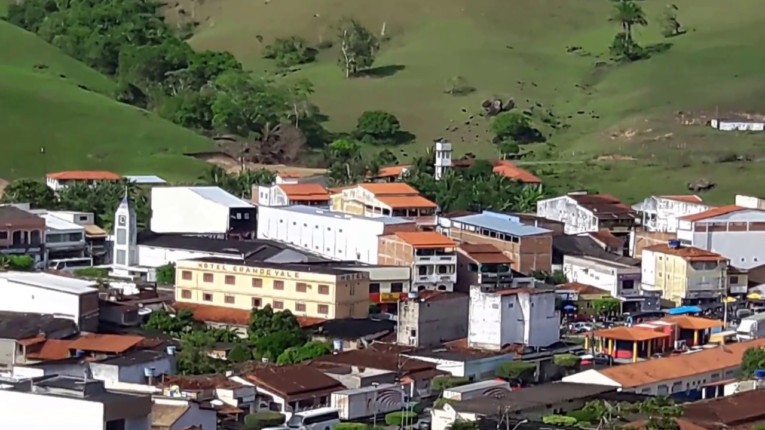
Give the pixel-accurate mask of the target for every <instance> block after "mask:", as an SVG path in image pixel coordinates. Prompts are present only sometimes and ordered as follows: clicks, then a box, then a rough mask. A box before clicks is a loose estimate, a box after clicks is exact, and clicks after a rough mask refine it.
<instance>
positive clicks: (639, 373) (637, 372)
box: [599, 339, 765, 388]
mask: <svg viewBox="0 0 765 430" xmlns="http://www.w3.org/2000/svg"><path fill="white" fill-rule="evenodd" d="M762 347H765V339H757V340H753V341H749V342H739V343H731V344H727V345H722V346H719V347H717V348H713V349H705V350H702V351H699V352H694V353H693V354H680V355H674V356H670V357H665V358H657V359H653V360H647V361H642V362H639V363H632V364H622V365H620V366H614V367H609V368H606V369H602V370H600V371H599V372H600V373H601V374H603V375H604V376H606V377H608V378H610V379H613V380H614V381H616V382H618V383H619V384H621V386H622V388H633V387H639V386H642V385H649V384H655V383H657V382H661V381H667V380H675V381H678V380H682V379H685V378H688V377H690V376H694V375H699V374H703V373H708V372H712V371H714V370H722V369H730V368H736V367H738V366H740V365H741V360H742V358H743V357H744V352H745V351H746V350H747V349H749V348H762Z"/></svg>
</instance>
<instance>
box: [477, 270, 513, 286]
mask: <svg viewBox="0 0 765 430" xmlns="http://www.w3.org/2000/svg"><path fill="white" fill-rule="evenodd" d="M477 275H478V283H479V284H511V283H512V282H513V272H503V273H496V272H479V273H478V274H477Z"/></svg>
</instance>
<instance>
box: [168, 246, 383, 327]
mask: <svg viewBox="0 0 765 430" xmlns="http://www.w3.org/2000/svg"><path fill="white" fill-rule="evenodd" d="M175 284H176V288H175V300H176V301H177V302H180V303H189V304H194V305H210V306H219V307H227V308H232V309H242V310H251V309H252V308H260V307H264V306H266V305H271V307H272V308H273V309H274V310H275V311H283V310H289V311H291V312H292V313H293V314H295V315H296V316H304V317H312V318H322V319H336V318H366V317H367V316H368V315H369V276H368V274H367V273H366V272H352V271H347V270H340V269H334V268H331V267H327V266H324V265H315V266H314V265H311V264H270V263H260V262H257V263H249V262H240V261H236V260H228V259H222V258H201V259H194V260H184V261H179V262H177V263H176V266H175Z"/></svg>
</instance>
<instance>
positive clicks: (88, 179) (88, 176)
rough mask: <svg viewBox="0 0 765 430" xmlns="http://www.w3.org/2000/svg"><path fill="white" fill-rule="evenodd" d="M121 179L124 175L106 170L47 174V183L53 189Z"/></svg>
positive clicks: (57, 189)
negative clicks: (75, 184)
mask: <svg viewBox="0 0 765 430" xmlns="http://www.w3.org/2000/svg"><path fill="white" fill-rule="evenodd" d="M121 180H122V176H120V175H118V174H116V173H114V172H109V171H106V170H69V171H65V172H55V173H48V174H47V175H45V184H46V185H47V186H48V187H49V188H51V189H53V191H59V190H61V189H62V188H64V187H66V186H67V185H71V184H74V183H82V184H93V183H95V182H99V181H121Z"/></svg>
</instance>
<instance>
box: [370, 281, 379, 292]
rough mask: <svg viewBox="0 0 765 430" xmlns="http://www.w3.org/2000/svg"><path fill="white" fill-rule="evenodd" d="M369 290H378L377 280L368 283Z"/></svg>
mask: <svg viewBox="0 0 765 430" xmlns="http://www.w3.org/2000/svg"><path fill="white" fill-rule="evenodd" d="M369 292H370V293H379V292H380V284H379V283H377V282H372V283H371V284H369Z"/></svg>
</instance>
